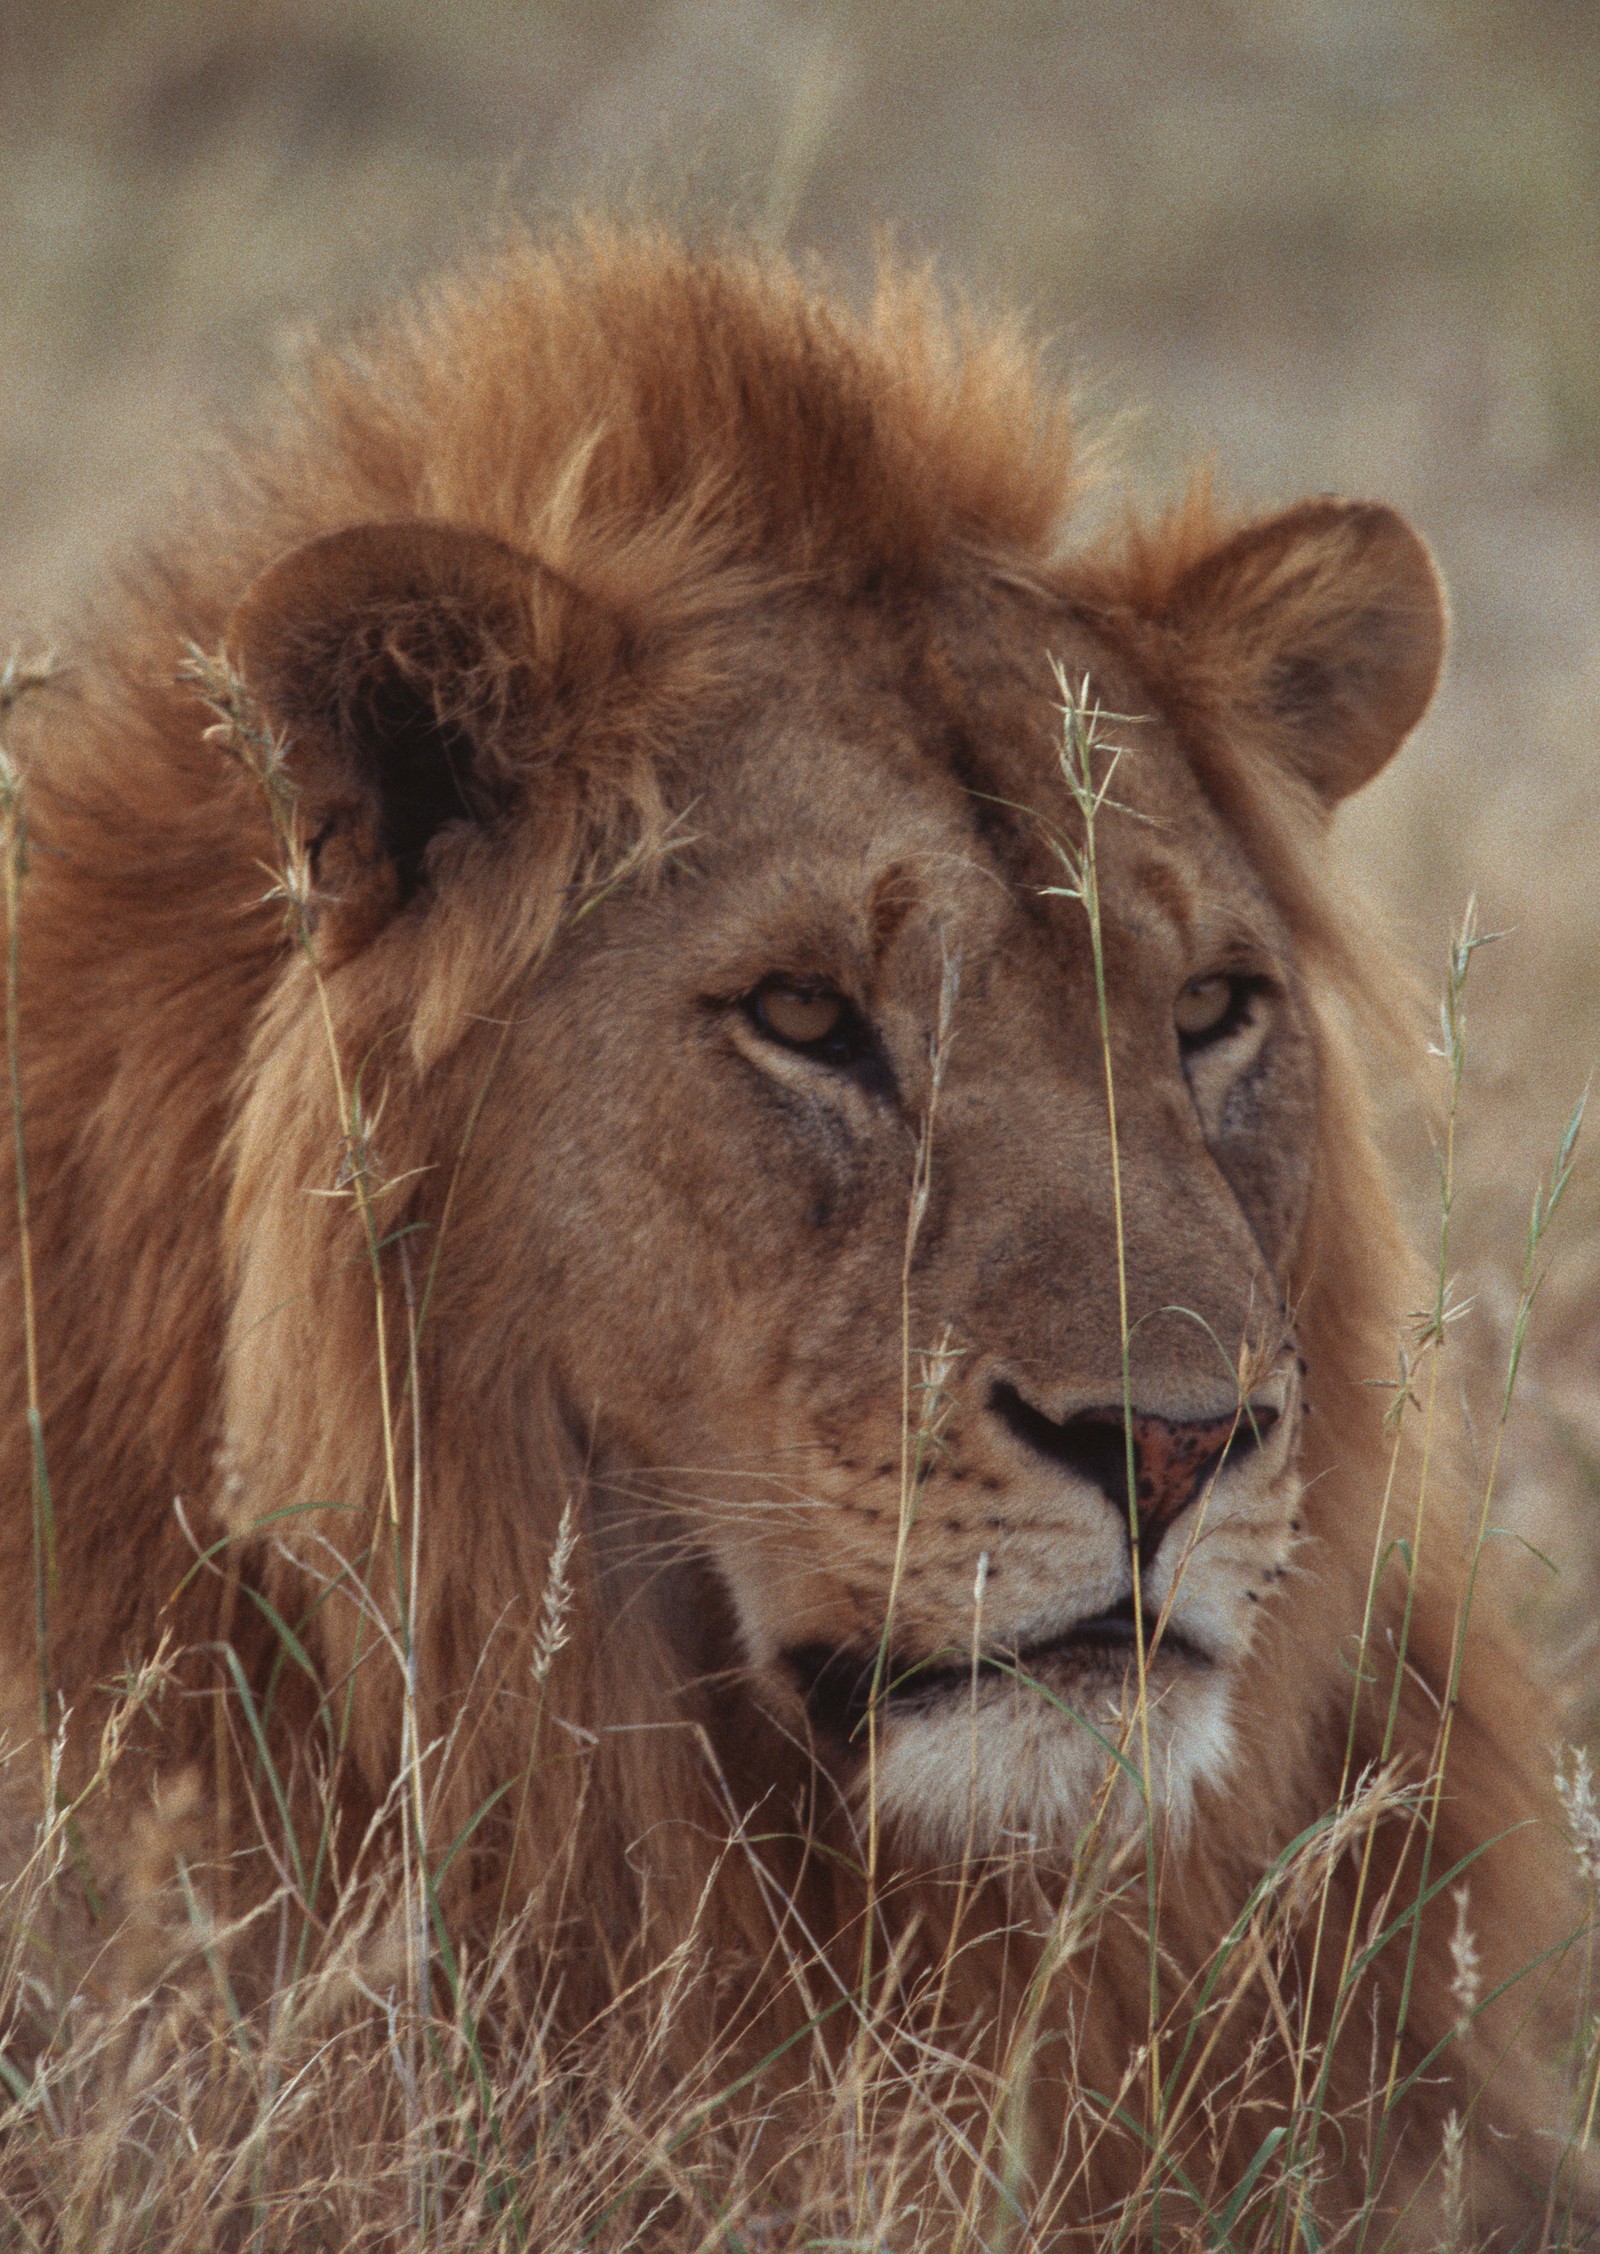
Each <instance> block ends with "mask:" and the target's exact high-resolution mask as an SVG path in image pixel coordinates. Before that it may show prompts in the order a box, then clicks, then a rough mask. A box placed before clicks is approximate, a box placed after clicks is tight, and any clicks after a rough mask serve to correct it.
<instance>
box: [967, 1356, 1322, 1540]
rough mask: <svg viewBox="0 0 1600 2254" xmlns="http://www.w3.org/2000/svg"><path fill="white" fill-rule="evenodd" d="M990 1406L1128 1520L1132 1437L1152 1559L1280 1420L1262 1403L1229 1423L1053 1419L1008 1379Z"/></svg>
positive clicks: (1138, 1511) (1142, 1527) (1085, 1416)
mask: <svg viewBox="0 0 1600 2254" xmlns="http://www.w3.org/2000/svg"><path fill="white" fill-rule="evenodd" d="M989 1406H990V1408H991V1409H992V1410H993V1412H994V1414H995V1415H996V1416H997V1417H998V1418H999V1419H1000V1421H1001V1423H1002V1424H1004V1425H1005V1426H1006V1428H1007V1430H1008V1431H1010V1432H1011V1433H1012V1434H1013V1435H1014V1436H1015V1437H1016V1438H1017V1439H1018V1440H1020V1441H1022V1442H1023V1443H1024V1444H1025V1445H1026V1446H1027V1447H1029V1448H1031V1449H1032V1450H1033V1451H1034V1453H1035V1454H1037V1455H1042V1456H1045V1457H1047V1458H1048V1459H1049V1461H1050V1462H1052V1463H1057V1464H1060V1465H1062V1466H1063V1467H1064V1468H1065V1469H1066V1470H1068V1471H1073V1472H1076V1473H1077V1474H1078V1476H1079V1477H1080V1478H1081V1479H1086V1480H1088V1481H1089V1482H1090V1484H1091V1485H1093V1486H1095V1487H1098V1488H1099V1490H1100V1492H1101V1493H1102V1494H1103V1495H1104V1496H1105V1497H1106V1499H1107V1501H1108V1502H1109V1503H1111V1504H1112V1506H1113V1507H1114V1508H1115V1509H1116V1510H1117V1511H1118V1512H1120V1513H1121V1514H1122V1515H1123V1516H1124V1517H1126V1515H1127V1510H1128V1457H1129V1439H1130V1433H1131V1439H1132V1456H1133V1473H1134V1482H1135V1486H1134V1513H1135V1517H1136V1519H1137V1521H1138V1527H1139V1548H1140V1552H1141V1554H1142V1555H1143V1556H1145V1557H1146V1558H1147V1559H1148V1558H1149V1557H1151V1556H1153V1555H1154V1552H1155V1549H1156V1547H1157V1545H1158V1544H1159V1542H1160V1539H1161V1535H1162V1533H1163V1532H1164V1531H1165V1529H1166V1528H1167V1526H1169V1525H1170V1524H1171V1522H1172V1520H1173V1519H1175V1518H1176V1517H1177V1516H1178V1515H1179V1513H1180V1512H1181V1511H1183V1510H1185V1509H1186V1508H1187V1507H1188V1505H1189V1504H1190V1503H1191V1502H1193V1500H1194V1499H1195V1497H1196V1496H1197V1495H1199V1494H1200V1493H1201V1492H1202V1491H1203V1489H1204V1488H1205V1486H1206V1483H1207V1482H1208V1481H1209V1480H1210V1479H1212V1478H1214V1477H1215V1475H1216V1474H1217V1472H1218V1471H1220V1470H1221V1468H1222V1466H1223V1465H1224V1464H1225V1463H1226V1464H1229V1465H1237V1464H1239V1463H1240V1462H1241V1461H1242V1460H1243V1459H1244V1458H1245V1457H1247V1456H1249V1455H1251V1454H1253V1453H1254V1451H1255V1450H1256V1449H1257V1448H1259V1447H1260V1446H1261V1445H1262V1444H1263V1443H1264V1442H1265V1440H1266V1438H1267V1436H1268V1434H1269V1433H1270V1432H1271V1431H1272V1429H1273V1427H1274V1426H1275V1425H1276V1424H1277V1422H1278V1415H1279V1412H1278V1410H1277V1409H1276V1408H1273V1407H1271V1406H1270V1405H1268V1404H1267V1403H1265V1402H1261V1403H1258V1404H1253V1405H1250V1406H1247V1407H1246V1408H1244V1409H1243V1410H1241V1411H1234V1412H1232V1413H1230V1414H1229V1415H1228V1416H1225V1417H1213V1418H1207V1419H1205V1420H1203V1421H1198V1422H1182V1421H1178V1420H1176V1419H1173V1418H1170V1417H1157V1416H1145V1415H1142V1414H1140V1413H1139V1412H1138V1411H1137V1410H1136V1411H1135V1412H1134V1413H1133V1415H1132V1417H1131V1419H1126V1420H1125V1419H1124V1416H1123V1413H1122V1411H1121V1410H1120V1409H1089V1410H1085V1411H1083V1412H1081V1413H1080V1414H1078V1415H1076V1416H1070V1417H1062V1418H1056V1417H1049V1416H1046V1415H1045V1413H1044V1411H1043V1410H1042V1409H1037V1408H1035V1407H1034V1405H1033V1403H1032V1402H1031V1401H1027V1400H1025V1399H1024V1398H1023V1396H1022V1395H1021V1394H1020V1393H1019V1392H1018V1391H1017V1389H1016V1387H1015V1386H1014V1385H1010V1384H1008V1383H1006V1382H1005V1381H1004V1380H1001V1381H1000V1382H998V1383H997V1384H996V1385H995V1386H994V1387H993V1389H992V1390H991V1392H990V1396H989Z"/></svg>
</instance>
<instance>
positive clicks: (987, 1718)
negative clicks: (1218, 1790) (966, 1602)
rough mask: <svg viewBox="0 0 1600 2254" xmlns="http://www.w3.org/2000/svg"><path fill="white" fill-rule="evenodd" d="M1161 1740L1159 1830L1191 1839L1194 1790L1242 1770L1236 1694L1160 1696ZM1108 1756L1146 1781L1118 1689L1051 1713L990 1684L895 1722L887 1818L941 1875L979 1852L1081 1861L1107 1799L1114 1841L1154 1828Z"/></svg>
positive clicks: (1174, 1685)
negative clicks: (1232, 1769) (1118, 1755)
mask: <svg viewBox="0 0 1600 2254" xmlns="http://www.w3.org/2000/svg"><path fill="white" fill-rule="evenodd" d="M1057 1695H1058V1696H1060V1695H1061V1694H1057ZM1062 1706H1070V1707H1071V1708H1072V1709H1073V1714H1081V1715H1082V1717H1083V1719H1082V1720H1081V1721H1079V1720H1076V1719H1074V1718H1073V1714H1067V1713H1063V1711H1062ZM1085 1724H1088V1725H1091V1726H1090V1727H1085ZM1095 1733H1098V1735H1096V1734H1095ZM1149 1734H1150V1768H1151V1779H1150V1783H1151V1799H1152V1802H1153V1804H1154V1807H1155V1812H1156V1816H1157V1819H1158V1821H1159V1822H1160V1823H1161V1824H1162V1826H1163V1828H1165V1829H1167V1830H1168V1831H1170V1830H1172V1829H1173V1828H1176V1829H1178V1830H1180V1831H1181V1830H1182V1829H1183V1828H1184V1827H1185V1826H1186V1825H1187V1824H1188V1821H1189V1818H1190V1816H1191V1814H1192V1812H1193V1807H1194V1795H1195V1791H1196V1788H1197V1787H1198V1786H1200V1785H1201V1784H1206V1783H1212V1782H1215V1781H1217V1780H1218V1779H1219V1778H1221V1777H1222V1776H1223V1775H1224V1774H1225V1772H1226V1770H1227V1768H1228V1765H1229V1762H1230V1761H1231V1759H1232V1756H1233V1750H1234V1734H1233V1723H1232V1719H1231V1716H1230V1713H1229V1701H1228V1691H1227V1686H1226V1684H1225V1682H1224V1681H1222V1680H1221V1679H1219V1677H1218V1676H1216V1675H1204V1676H1200V1677H1198V1678H1196V1677H1194V1676H1185V1677H1184V1678H1183V1679H1181V1680H1179V1681H1177V1682H1170V1681H1169V1682H1167V1683H1164V1684H1161V1685H1154V1684H1153V1685H1152V1686H1151V1692H1150V1732H1149ZM1108 1746H1118V1747H1122V1748H1123V1749H1124V1752H1125V1758H1126V1759H1127V1761H1128V1764H1129V1766H1130V1767H1131V1768H1132V1770H1133V1771H1134V1772H1135V1774H1137V1772H1138V1770H1139V1767H1140V1763H1141V1760H1142V1746H1141V1739H1140V1732H1139V1729H1138V1726H1137V1724H1136V1723H1135V1724H1134V1725H1133V1726H1132V1727H1131V1728H1130V1727H1129V1722H1128V1718H1127V1716H1126V1714H1125V1712H1124V1708H1123V1700H1122V1696H1121V1692H1120V1687H1118V1688H1112V1687H1111V1686H1109V1685H1107V1684H1104V1683H1094V1684H1085V1685H1084V1686H1083V1690H1082V1692H1081V1694H1078V1693H1076V1692H1074V1693H1069V1694H1066V1695H1064V1696H1062V1701H1061V1705H1053V1704H1052V1703H1051V1702H1050V1701H1049V1700H1048V1699H1045V1698H1042V1697H1041V1696H1040V1695H1039V1693H1038V1692H1037V1691H1031V1690H1029V1689H1028V1688H1026V1687H1025V1686H1023V1685H1018V1684H1011V1683H1006V1684H996V1683H992V1682H991V1683H980V1684H979V1686H978V1696H977V1699H976V1701H975V1702H971V1701H968V1700H966V1699H963V1698H960V1697H951V1698H948V1699H944V1700H941V1701H940V1703H939V1704H938V1705H937V1706H933V1707H930V1708H929V1709H928V1710H927V1711H926V1712H923V1713H903V1714H898V1715H894V1716H893V1717H891V1719H890V1720H889V1722H888V1725H887V1727H886V1728H884V1729H883V1731H882V1733H881V1735H880V1737H879V1740H878V1751H877V1763H876V1767H877V1800H878V1813H879V1817H880V1820H881V1821H882V1822H883V1823H884V1824H885V1825H886V1826H887V1827H888V1828H889V1829H890V1830H891V1831H892V1832H893V1833H894V1835H895V1836H896V1837H897V1838H898V1839H899V1840H900V1842H901V1843H902V1845H903V1846H904V1847H905V1848H908V1849H910V1850H912V1851H914V1852H915V1853H917V1854H918V1855H919V1856H920V1857H925V1858H927V1859H929V1860H933V1861H938V1862H957V1861H959V1860H960V1859H961V1858H962V1857H963V1856H964V1855H966V1854H968V1853H969V1852H970V1853H972V1854H977V1855H992V1854H999V1853H1005V1852H1007V1851H1008V1850H1010V1851H1020V1852H1023V1853H1032V1852H1039V1853H1045V1854H1053V1855H1061V1854H1069V1855H1070V1854H1071V1852H1072V1850H1073V1849H1074V1848H1075V1847H1076V1845H1077V1843H1078V1840H1079V1838H1080V1836H1081V1834H1082V1833H1083V1831H1084V1829H1085V1827H1086V1826H1087V1825H1088V1824H1089V1823H1090V1822H1091V1820H1092V1819H1093V1817H1094V1814H1095V1811H1096V1809H1097V1808H1099V1806H1100V1804H1101V1801H1102V1798H1104V1799H1105V1803H1106V1806H1105V1816H1104V1819H1103V1823H1102V1837H1103V1838H1105V1839H1116V1838H1119V1837H1121V1836H1123V1835H1125V1834H1126V1833H1127V1832H1128V1831H1129V1830H1130V1829H1132V1828H1134V1827H1135V1826H1137V1825H1138V1824H1140V1823H1141V1822H1142V1813H1141V1802H1142V1792H1141V1788H1140V1786H1139V1785H1138V1784H1136V1783H1135V1782H1134V1779H1133V1777H1130V1776H1129V1775H1128V1774H1127V1773H1126V1771H1124V1770H1122V1769H1120V1767H1119V1766H1118V1764H1116V1763H1115V1762H1114V1760H1113V1758H1112V1756H1111V1754H1110V1753H1109V1752H1108V1751H1107V1747H1108ZM1112 1771H1115V1778H1114V1782H1113V1784H1112V1787H1111V1791H1110V1793H1109V1794H1106V1791H1105V1785H1106V1778H1107V1775H1108V1772H1112ZM862 1790H863V1792H864V1791H865V1790H866V1784H865V1780H864V1779H863V1783H862Z"/></svg>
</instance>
